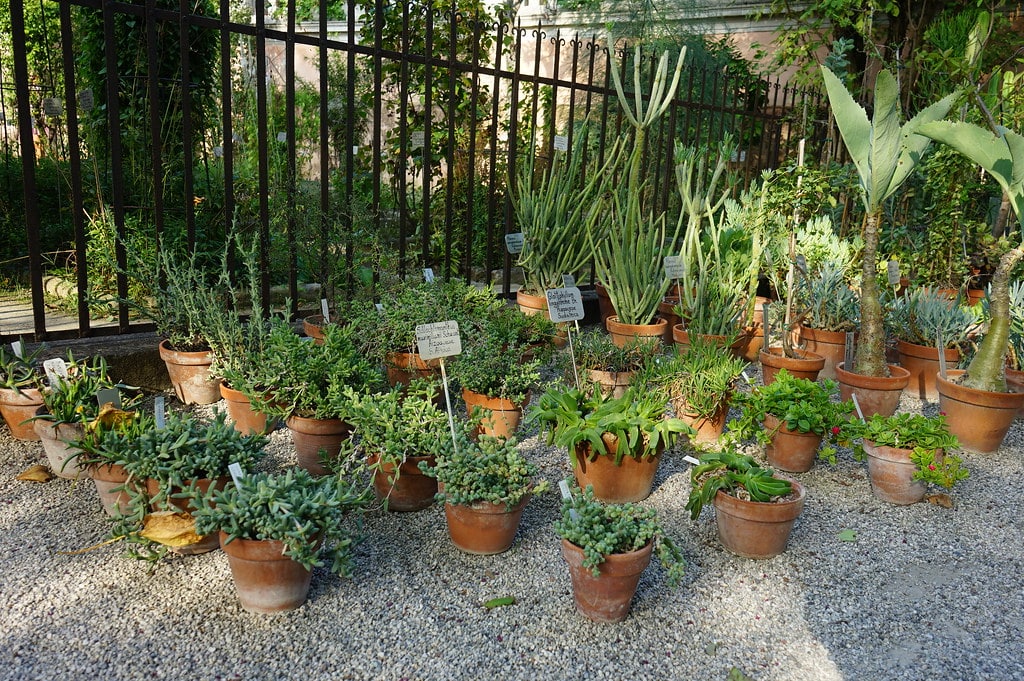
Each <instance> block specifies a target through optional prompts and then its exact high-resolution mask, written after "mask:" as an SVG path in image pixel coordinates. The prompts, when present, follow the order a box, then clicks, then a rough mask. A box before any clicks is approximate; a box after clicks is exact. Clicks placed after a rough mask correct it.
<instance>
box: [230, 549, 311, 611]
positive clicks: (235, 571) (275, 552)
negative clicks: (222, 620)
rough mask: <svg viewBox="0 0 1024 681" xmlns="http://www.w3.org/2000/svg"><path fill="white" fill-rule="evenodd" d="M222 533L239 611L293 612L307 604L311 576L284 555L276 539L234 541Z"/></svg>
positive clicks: (300, 565) (298, 564) (307, 571)
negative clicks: (239, 606)
mask: <svg viewBox="0 0 1024 681" xmlns="http://www.w3.org/2000/svg"><path fill="white" fill-rule="evenodd" d="M227 539H228V536H227V535H226V534H225V533H224V532H221V533H220V536H219V541H220V546H221V548H222V549H223V550H224V553H226V554H227V556H228V565H229V566H230V567H231V576H232V578H234V580H235V590H236V591H237V593H238V601H239V603H240V604H241V606H242V609H243V610H245V611H247V612H255V613H272V612H284V611H287V610H294V609H296V608H298V607H299V606H300V605H302V604H303V603H305V602H306V596H307V595H308V594H309V584H310V582H311V580H312V577H313V573H312V571H310V570H307V569H306V568H304V567H303V566H302V564H301V563H298V562H296V561H294V560H292V559H291V558H290V557H288V556H286V555H284V542H281V541H278V540H276V539H235V540H234V541H230V542H229V541H228V540H227Z"/></svg>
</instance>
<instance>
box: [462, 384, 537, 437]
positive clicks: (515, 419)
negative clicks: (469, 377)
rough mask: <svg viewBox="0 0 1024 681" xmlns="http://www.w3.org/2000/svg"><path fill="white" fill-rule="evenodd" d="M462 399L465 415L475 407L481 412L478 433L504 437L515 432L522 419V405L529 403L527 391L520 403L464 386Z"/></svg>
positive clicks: (470, 412)
mask: <svg viewBox="0 0 1024 681" xmlns="http://www.w3.org/2000/svg"><path fill="white" fill-rule="evenodd" d="M462 399H463V401H464V402H465V403H466V415H467V416H472V415H473V409H474V408H476V407H479V408H480V409H481V410H482V412H483V420H482V421H481V422H480V427H479V429H478V430H477V432H478V433H482V434H484V435H490V436H492V437H500V438H505V439H508V438H510V437H512V436H513V435H514V434H515V432H516V430H517V429H518V428H519V423H520V421H522V419H523V407H525V406H526V405H527V404H529V403H530V395H529V393H527V395H526V399H525V400H524V401H523V402H522V404H519V403H516V402H513V401H512V400H506V399H504V398H501V397H488V396H486V395H483V394H481V393H475V392H473V391H471V390H466V389H465V388H463V390H462Z"/></svg>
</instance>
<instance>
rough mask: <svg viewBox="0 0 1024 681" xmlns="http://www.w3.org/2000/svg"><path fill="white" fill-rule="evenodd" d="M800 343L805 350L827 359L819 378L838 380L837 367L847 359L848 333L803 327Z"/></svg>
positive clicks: (801, 328)
mask: <svg viewBox="0 0 1024 681" xmlns="http://www.w3.org/2000/svg"><path fill="white" fill-rule="evenodd" d="M800 342H801V343H802V344H803V346H804V350H807V351H808V352H813V353H814V354H816V355H818V356H820V357H824V358H825V366H823V367H822V368H821V371H820V372H819V373H818V376H819V377H820V378H832V379H834V378H836V365H837V364H839V363H840V362H842V361H843V360H845V359H846V332H845V331H824V330H822V329H809V328H807V327H805V326H802V327H800ZM844 399H845V398H844Z"/></svg>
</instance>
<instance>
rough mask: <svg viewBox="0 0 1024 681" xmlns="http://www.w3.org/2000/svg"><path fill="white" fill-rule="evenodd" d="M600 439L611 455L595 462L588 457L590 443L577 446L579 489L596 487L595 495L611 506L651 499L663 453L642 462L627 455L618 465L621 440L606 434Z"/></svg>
mask: <svg viewBox="0 0 1024 681" xmlns="http://www.w3.org/2000/svg"><path fill="white" fill-rule="evenodd" d="M601 439H602V440H603V441H604V446H605V448H606V449H607V450H608V453H607V454H599V455H598V456H597V457H596V458H595V459H594V460H593V461H589V460H588V458H587V457H588V456H589V455H590V453H591V448H590V443H589V442H582V443H580V444H578V445H577V446H576V465H575V466H574V467H573V475H574V476H575V477H576V482H577V483H578V484H579V486H580V489H585V488H586V487H587V485H593V486H594V496H595V497H596V498H598V499H600V500H601V501H603V502H605V503H608V504H623V503H626V502H631V501H642V500H644V499H646V498H647V497H649V496H650V495H651V490H652V489H653V488H654V476H655V474H656V473H657V472H658V462H659V461H660V460H661V451H660V450H659V451H658V452H657V453H656V454H654V455H653V456H645V457H642V458H639V459H638V458H636V457H633V456H630V455H629V454H626V455H625V456H623V457H622V461H620V462H619V464H618V465H616V464H615V455H616V453H617V452H618V448H619V440H618V438H616V437H614V436H613V435H610V434H609V433H605V434H604V435H602V436H601Z"/></svg>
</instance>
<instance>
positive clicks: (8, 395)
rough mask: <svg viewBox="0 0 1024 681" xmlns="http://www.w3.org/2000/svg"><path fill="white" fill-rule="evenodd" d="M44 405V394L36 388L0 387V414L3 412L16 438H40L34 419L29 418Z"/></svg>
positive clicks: (12, 434)
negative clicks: (17, 390)
mask: <svg viewBox="0 0 1024 681" xmlns="http://www.w3.org/2000/svg"><path fill="white" fill-rule="evenodd" d="M41 406H43V395H42V393H40V392H39V391H38V390H36V389H35V388H26V389H25V390H22V391H20V392H15V391H14V390H11V389H10V388H0V414H3V417H4V421H6V422H7V427H8V428H10V429H11V436H13V437H14V438H15V439H16V440H38V439H39V435H38V434H37V433H36V429H35V426H34V425H33V423H34V422H33V421H29V420H28V419H30V418H32V417H33V416H35V415H36V411H38V409H39V407H41Z"/></svg>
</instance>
